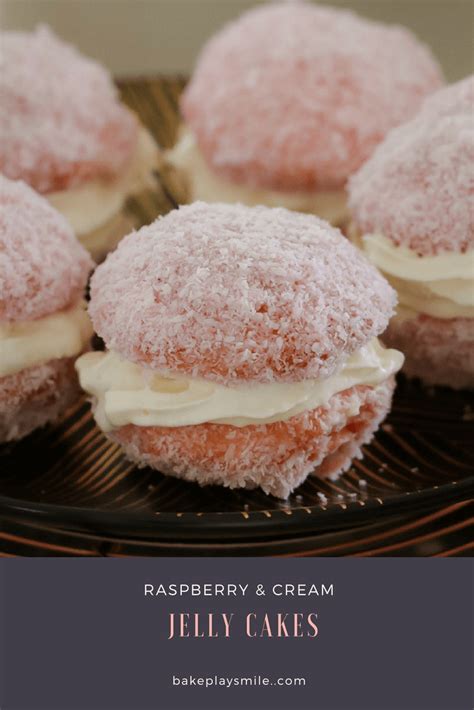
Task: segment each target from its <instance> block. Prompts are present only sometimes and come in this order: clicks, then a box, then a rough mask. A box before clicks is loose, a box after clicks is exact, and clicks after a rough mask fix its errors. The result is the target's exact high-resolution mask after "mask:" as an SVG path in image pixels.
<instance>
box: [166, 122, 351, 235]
mask: <svg viewBox="0 0 474 710" xmlns="http://www.w3.org/2000/svg"><path fill="white" fill-rule="evenodd" d="M167 160H168V161H169V163H171V164H172V165H174V166H175V167H176V168H178V169H179V170H181V171H182V172H183V173H184V175H185V177H186V179H187V182H188V192H189V194H188V199H189V201H190V202H192V201H194V200H203V201H204V202H241V203H242V204H244V205H250V206H253V205H267V206H269V207H286V208H287V209H289V210H294V211H297V212H309V213H311V214H317V215H319V216H320V217H322V218H323V219H326V220H327V221H328V222H331V223H332V224H342V223H343V222H344V221H345V220H346V218H347V215H348V212H347V206H346V193H345V190H320V191H318V192H280V191H277V190H266V189H260V188H257V187H248V186H246V185H238V184H235V183H231V182H228V181H226V180H225V179H223V178H222V177H220V176H219V175H217V174H216V173H215V172H213V171H212V170H211V169H210V168H209V167H208V165H207V163H206V161H205V160H204V157H203V155H202V153H201V151H200V149H199V146H198V145H197V143H196V139H195V137H194V135H193V134H192V133H191V131H190V130H189V129H185V130H183V132H182V134H181V137H180V139H179V140H178V142H177V143H176V145H175V146H174V148H172V149H171V150H170V151H168V153H167Z"/></svg>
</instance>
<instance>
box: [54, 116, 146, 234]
mask: <svg viewBox="0 0 474 710" xmlns="http://www.w3.org/2000/svg"><path fill="white" fill-rule="evenodd" d="M158 159H159V153H158V148H157V146H156V144H155V141H154V140H153V138H152V136H151V135H150V133H148V131H147V130H146V129H145V128H143V126H142V127H141V128H140V130H139V133H138V140H137V147H136V150H135V153H134V155H133V158H132V160H131V162H130V166H129V167H128V169H127V170H125V171H124V173H123V174H122V175H120V176H119V177H117V178H114V179H112V180H103V179H102V180H89V181H88V182H86V183H84V184H83V185H79V186H78V187H73V188H71V189H70V190H62V191H60V192H52V193H50V194H49V195H46V197H47V198H48V200H49V202H50V203H51V204H52V205H53V207H55V208H56V209H57V210H58V212H61V214H62V215H63V216H64V217H66V219H67V220H68V221H69V223H70V224H71V226H72V228H73V229H74V232H75V233H76V235H77V236H78V238H79V239H80V238H81V237H83V236H86V235H87V234H88V233H89V232H92V231H94V230H96V229H98V228H99V227H101V226H103V225H104V224H106V223H107V222H109V221H110V220H111V219H112V218H113V217H114V216H115V215H116V214H117V212H120V210H121V209H122V206H123V204H124V203H125V201H126V199H127V198H128V197H129V196H130V195H133V194H135V193H137V192H140V191H141V190H145V189H147V188H153V170H154V169H156V168H157V166H158Z"/></svg>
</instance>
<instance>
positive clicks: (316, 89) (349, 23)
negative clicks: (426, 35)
mask: <svg viewBox="0 0 474 710" xmlns="http://www.w3.org/2000/svg"><path fill="white" fill-rule="evenodd" d="M442 84H443V78H442V74H441V70H440V67H439V65H438V63H437V62H436V60H435V59H434V57H433V55H432V54H431V52H430V50H429V49H428V48H427V47H426V46H424V45H423V44H421V43H420V42H419V41H418V40H417V39H416V37H414V35H413V34H412V33H411V32H410V31H409V30H407V29H406V28H402V27H399V26H388V25H385V24H381V23H377V22H372V21H370V20H366V19H363V18H361V17H358V16H357V15H355V14H354V13H352V12H350V11H346V10H340V9H334V8H330V7H324V6H320V5H317V6H315V5H313V4H309V3H304V2H294V3H275V4H273V3H272V4H270V5H265V6H263V7H258V8H255V9H253V10H251V11H249V12H247V13H245V14H244V15H242V16H241V17H240V19H238V20H237V21H234V22H232V23H230V24H228V25H227V26H226V27H224V28H223V29H222V30H221V31H220V32H219V33H217V35H215V36H214V37H213V38H212V39H211V40H210V41H209V42H208V43H207V44H206V45H205V47H204V49H203V50H202V52H201V55H200V57H199V60H198V63H197V66H196V69H195V72H194V75H193V77H192V79H191V82H190V83H189V85H188V87H187V89H186V91H185V92H184V95H183V98H182V104H181V107H182V112H183V115H184V117H185V120H186V122H187V123H188V125H189V126H190V128H191V129H192V131H193V132H194V134H195V135H196V136H197V140H198V143H199V147H200V148H201V150H202V152H203V154H204V156H205V158H206V160H207V162H208V164H209V165H210V167H211V168H213V169H214V170H215V171H216V172H217V173H219V174H221V175H222V176H223V177H225V178H227V179H229V180H231V181H234V182H236V183H244V184H248V185H251V186H259V187H266V188H273V189H277V190H278V189H280V190H305V191H311V190H315V189H339V188H341V187H343V186H344V184H345V182H346V179H347V178H348V176H349V175H350V174H351V173H353V172H354V171H355V170H357V169H358V168H359V167H360V165H361V164H362V163H363V162H364V161H365V160H366V159H367V158H368V157H369V155H370V154H371V153H372V151H373V149H374V147H375V146H376V145H377V144H378V143H379V142H380V141H381V140H382V138H383V137H384V136H385V134H386V133H387V131H388V130H389V129H391V128H392V127H393V126H396V125H398V124H399V123H401V122H402V121H405V120H407V119H408V118H410V117H411V116H412V115H413V114H414V113H415V112H416V111H417V110H418V108H419V106H420V103H421V101H422V100H423V99H424V97H425V96H426V95H427V94H429V93H430V92H432V91H434V90H436V89H438V88H439V87H440V86H442Z"/></svg>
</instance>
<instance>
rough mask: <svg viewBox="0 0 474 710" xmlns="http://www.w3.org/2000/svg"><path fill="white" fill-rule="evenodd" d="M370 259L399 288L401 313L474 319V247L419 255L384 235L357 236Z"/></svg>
mask: <svg viewBox="0 0 474 710" xmlns="http://www.w3.org/2000/svg"><path fill="white" fill-rule="evenodd" d="M356 241H357V242H358V244H359V246H360V247H361V248H362V250H363V252H364V253H365V254H366V256H367V257H368V259H369V260H370V261H371V262H372V263H373V264H374V265H375V266H377V268H379V269H380V271H382V272H383V274H384V275H385V276H386V277H387V279H388V280H389V281H390V283H391V284H392V286H393V287H394V288H395V289H396V290H397V292H398V297H399V301H400V306H401V307H402V308H401V309H400V312H402V309H403V307H404V308H405V313H407V312H409V311H415V312H418V313H425V314H427V315H430V316H433V317H435V318H474V250H473V251H469V252H467V253H466V254H459V253H453V252H445V253H443V254H437V255H436V256H419V255H418V254H417V253H416V252H414V251H413V250H412V249H409V248H407V247H405V246H396V245H395V244H394V243H393V242H392V241H391V240H390V239H388V238H387V237H385V236H383V235H381V234H366V235H364V236H362V237H360V238H358V239H357V238H356Z"/></svg>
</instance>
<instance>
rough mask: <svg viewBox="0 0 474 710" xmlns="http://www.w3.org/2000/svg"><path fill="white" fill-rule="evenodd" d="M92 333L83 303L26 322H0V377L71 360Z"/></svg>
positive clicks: (87, 341)
mask: <svg viewBox="0 0 474 710" xmlns="http://www.w3.org/2000/svg"><path fill="white" fill-rule="evenodd" d="M92 334H93V329H92V325H91V322H90V320H89V316H88V315H87V312H86V304H85V303H84V301H82V300H81V301H79V302H78V303H75V304H74V305H73V306H71V307H70V308H67V309H65V310H63V311H59V312H57V313H52V314H51V315H49V316H44V318H37V319H36V320H30V321H16V322H8V323H0V377H7V376H8V375H14V374H15V373H16V372H20V370H24V369H26V368H27V367H33V366H35V365H42V364H43V363H45V362H49V361H50V360H56V359H58V358H63V357H74V356H75V355H78V354H79V353H81V352H82V351H83V350H84V348H86V347H87V345H88V343H89V341H90V339H91V337H92Z"/></svg>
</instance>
